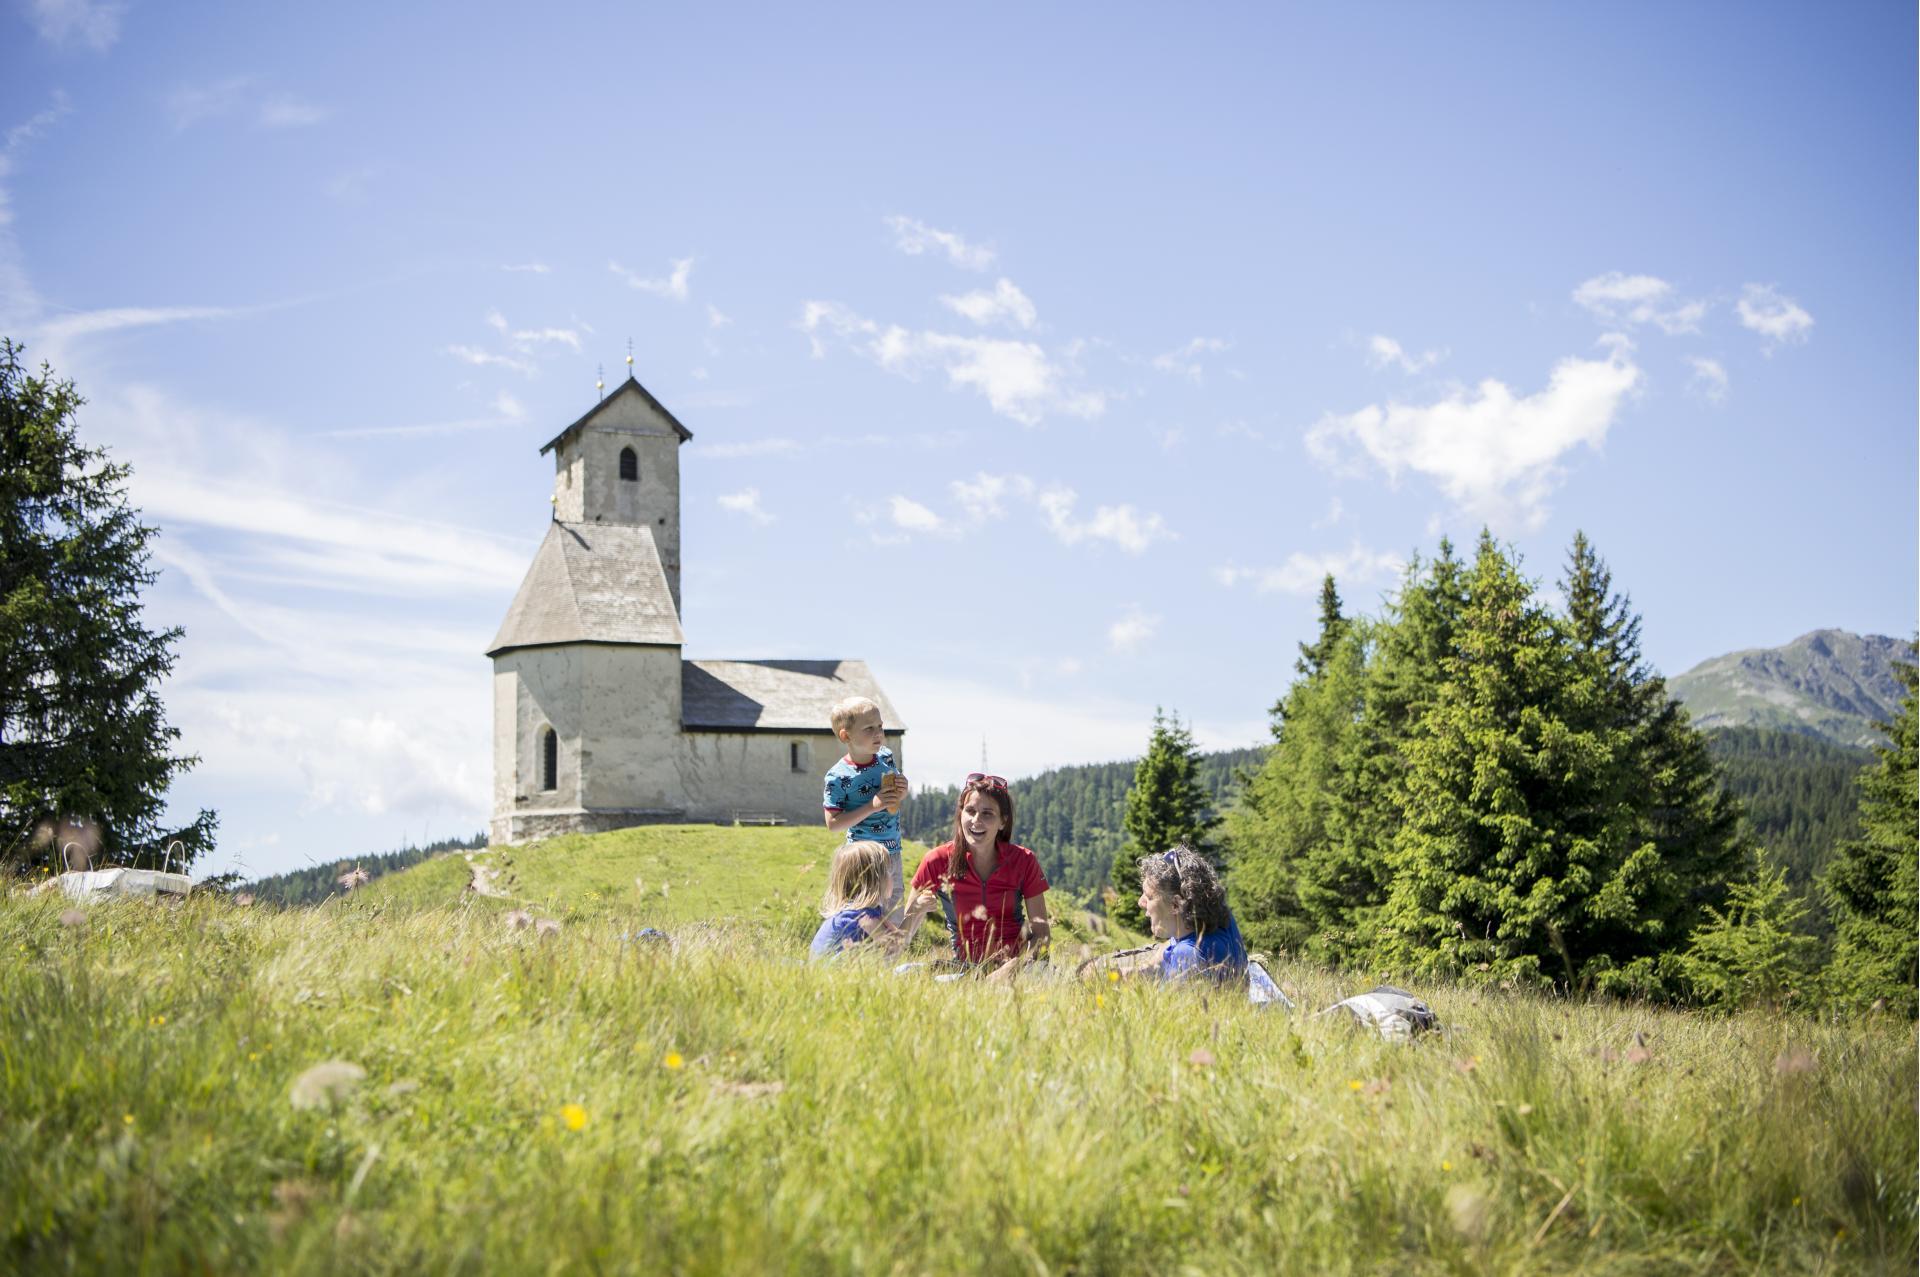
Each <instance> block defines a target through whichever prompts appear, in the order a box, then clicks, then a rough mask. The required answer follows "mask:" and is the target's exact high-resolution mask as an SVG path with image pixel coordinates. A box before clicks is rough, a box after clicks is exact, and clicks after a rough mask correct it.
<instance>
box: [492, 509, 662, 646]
mask: <svg viewBox="0 0 1920 1277" xmlns="http://www.w3.org/2000/svg"><path fill="white" fill-rule="evenodd" d="M685 642H686V639H685V638H684V636H683V635H682V634H681V631H680V615H679V612H678V611H677V610H676V609H675V607H674V605H673V593H672V591H671V590H670V589H669V588H668V586H667V574H666V570H665V569H664V568H662V567H661V565H660V552H659V550H658V549H657V548H655V546H654V541H653V530H652V529H651V528H646V527H635V526H632V525H629V524H618V523H561V522H558V521H557V520H556V521H555V522H553V523H551V524H549V525H548V526H547V539H546V540H544V541H542V542H541V543H540V548H539V550H538V551H536V552H535V553H534V556H533V565H532V566H531V567H529V568H528V569H527V575H526V578H525V579H524V580H522V581H521V582H520V591H519V593H517V594H515V595H514V596H513V604H512V606H510V607H509V608H508V609H507V619H506V620H504V621H502V622H501V623H500V632H499V633H498V634H496V635H494V637H493V642H492V643H490V644H488V645H487V655H488V656H498V655H500V653H502V652H505V651H508V650H510V649H512V648H516V647H552V646H555V645H558V644H563V643H636V644H648V645H653V646H672V647H679V646H681V645H682V644H683V643H685Z"/></svg>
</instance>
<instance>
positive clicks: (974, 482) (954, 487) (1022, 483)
mask: <svg viewBox="0 0 1920 1277" xmlns="http://www.w3.org/2000/svg"><path fill="white" fill-rule="evenodd" d="M947 490H948V491H950V492H951V493H953V499H954V500H955V501H957V502H958V503H959V505H960V508H961V510H963V511H965V512H966V516H967V518H968V519H970V520H972V521H973V522H974V523H984V522H985V521H986V520H988V519H997V518H999V517H1000V516H1001V515H1003V514H1005V513H1006V509H1005V507H1004V506H1002V505H1001V504H1000V499H1001V498H1002V497H1005V496H1009V495H1011V496H1018V497H1031V496H1032V495H1033V480H1031V479H1029V478H1027V476H1025V475H1023V474H987V473H986V472H984V471H982V472H980V473H978V474H976V475H974V477H973V478H972V479H955V480H954V481H953V482H952V483H950V484H948V485H947Z"/></svg>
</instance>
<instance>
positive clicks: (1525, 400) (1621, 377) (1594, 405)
mask: <svg viewBox="0 0 1920 1277" xmlns="http://www.w3.org/2000/svg"><path fill="white" fill-rule="evenodd" d="M1602 340H1603V342H1604V343H1605V344H1606V345H1607V346H1608V347H1609V354H1608V357H1607V358H1605V359H1580V358H1572V357H1569V358H1567V359H1563V360H1561V361H1560V362H1559V363H1558V364H1557V365H1555V367H1554V369H1553V374H1552V376H1551V378H1550V379H1549V381H1548V384H1547V387H1546V389H1544V390H1542V391H1540V392H1539V393H1537V394H1533V395H1525V396H1521V395H1516V394H1514V392H1513V391H1512V390H1511V389H1509V388H1508V387H1507V386H1506V385H1505V384H1504V383H1502V382H1499V381H1496V380H1494V379H1492V378H1488V379H1487V380H1485V381H1482V382H1481V383H1480V384H1479V385H1478V386H1477V387H1475V388H1474V390H1473V391H1471V392H1469V391H1467V390H1466V389H1464V388H1457V389H1455V390H1454V391H1453V392H1452V393H1451V394H1449V395H1448V396H1447V397H1446V398H1444V399H1441V400H1439V401H1438V402H1435V403H1430V404H1403V403H1397V402H1389V403H1387V404H1385V405H1379V404H1370V405H1368V406H1367V407H1365V408H1362V409H1360V410H1359V411H1358V412H1353V413H1346V414H1337V413H1330V414H1328V415H1327V416H1325V417H1323V418H1321V419H1320V421H1319V422H1317V423H1315V425H1314V426H1313V427H1312V428H1311V429H1310V430H1309V431H1308V432H1307V436H1306V443H1307V448H1308V451H1309V452H1311V453H1312V454H1313V456H1314V457H1315V458H1316V459H1318V460H1319V461H1321V462H1322V463H1323V464H1327V465H1330V466H1334V467H1337V468H1353V469H1356V470H1359V471H1362V472H1363V471H1364V469H1365V468H1366V465H1367V463H1369V462H1371V463H1372V464H1374V465H1377V466H1379V467H1380V468H1381V469H1383V470H1385V471H1386V472H1387V475H1388V477H1389V478H1391V479H1395V480H1397V479H1398V477H1399V475H1400V474H1401V472H1403V471H1406V470H1411V471H1413V472H1415V473H1417V474H1421V475H1424V476H1426V477H1427V478H1429V479H1431V480H1432V481H1433V482H1434V483H1436V484H1438V485H1439V487H1440V490H1441V491H1442V492H1444V493H1445V494H1446V495H1447V497H1448V498H1450V499H1451V500H1452V501H1453V502H1454V503H1455V504H1456V505H1458V506H1459V507H1460V508H1461V509H1463V510H1465V511H1467V512H1468V513H1470V514H1472V515H1474V516H1475V517H1477V518H1479V519H1482V520H1484V521H1486V522H1488V523H1491V524H1494V525H1511V524H1516V523H1517V524H1518V525H1519V526H1520V527H1522V528H1523V529H1525V530H1527V531H1532V530H1534V529H1536V528H1538V527H1539V526H1540V524H1541V523H1542V522H1543V521H1544V520H1545V518H1546V514H1547V505H1546V499H1547V496H1548V494H1549V493H1551V492H1552V491H1553V489H1554V488H1555V487H1556V486H1557V485H1558V484H1559V483H1560V481H1561V479H1562V477H1563V475H1564V471H1563V468H1562V458H1563V457H1564V456H1565V455H1566V454H1567V453H1568V452H1570V451H1571V450H1572V449H1574V448H1576V447H1579V446H1581V445H1585V446H1587V447H1589V448H1597V447H1599V446H1600V444H1601V443H1603V442H1604V441H1605V439H1606V437H1607V430H1608V428H1609V427H1610V426H1611V425H1612V424H1613V420H1614V418H1615V416H1616V415H1618V413H1619V411H1620V408H1621V405H1622V404H1623V403H1624V402H1625V400H1626V399H1627V397H1628V396H1629V395H1630V394H1631V393H1632V392H1633V391H1634V389H1635V388H1636V387H1637V386H1638V385H1639V383H1640V369H1639V368H1638V367H1637V366H1636V365H1635V364H1634V363H1633V360H1632V357H1631V355H1632V346H1631V343H1629V342H1627V341H1626V339H1625V338H1623V337H1620V336H1619V335H1618V334H1609V335H1608V336H1607V337H1605V338H1603V339H1602Z"/></svg>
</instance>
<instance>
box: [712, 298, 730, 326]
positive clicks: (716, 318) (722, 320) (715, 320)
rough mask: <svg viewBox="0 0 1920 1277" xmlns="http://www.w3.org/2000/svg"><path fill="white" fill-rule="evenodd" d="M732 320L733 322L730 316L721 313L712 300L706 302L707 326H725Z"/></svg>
mask: <svg viewBox="0 0 1920 1277" xmlns="http://www.w3.org/2000/svg"><path fill="white" fill-rule="evenodd" d="M732 322H733V318H732V316H730V315H726V314H723V313H722V312H721V310H720V308H719V307H718V306H716V305H714V304H713V303H712V302H708V303H707V327H709V328H725V327H726V326H727V325H728V324H731V323H732Z"/></svg>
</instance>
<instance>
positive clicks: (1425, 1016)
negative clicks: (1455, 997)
mask: <svg viewBox="0 0 1920 1277" xmlns="http://www.w3.org/2000/svg"><path fill="white" fill-rule="evenodd" d="M1335 1011H1345V1012H1346V1013H1347V1014H1348V1015H1350V1016H1352V1017H1353V1021H1354V1023H1355V1024H1363V1025H1365V1026H1367V1027H1368V1028H1370V1029H1372V1030H1374V1032H1376V1033H1378V1034H1379V1035H1380V1036H1381V1037H1383V1038H1385V1039H1386V1040H1387V1041H1389V1042H1405V1041H1408V1040H1409V1039H1411V1038H1412V1037H1413V1036H1414V1035H1415V1034H1418V1033H1425V1032H1426V1031H1427V1030H1429V1029H1437V1028H1439V1027H1440V1017H1439V1016H1437V1015H1435V1014H1434V1013H1433V1008H1431V1007H1429V1006H1428V1005H1427V1004H1426V1003H1424V1002H1422V1001H1421V1000H1420V999H1419V998H1416V997H1414V996H1413V995H1412V994H1411V993H1408V992H1407V991H1406V990H1405V989H1396V988H1394V987H1393V986H1392V985H1390V984H1381V985H1375V986H1374V987H1373V988H1372V989H1370V990H1368V991H1367V992H1365V993H1356V994H1355V995H1354V996H1352V997H1350V998H1347V999H1346V1000H1345V1001H1342V1002H1336V1003H1334V1004H1333V1005H1332V1006H1330V1007H1328V1008H1327V1009H1326V1010H1325V1011H1322V1012H1321V1013H1320V1014H1321V1015H1332V1014H1333V1013H1334V1012H1335Z"/></svg>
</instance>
